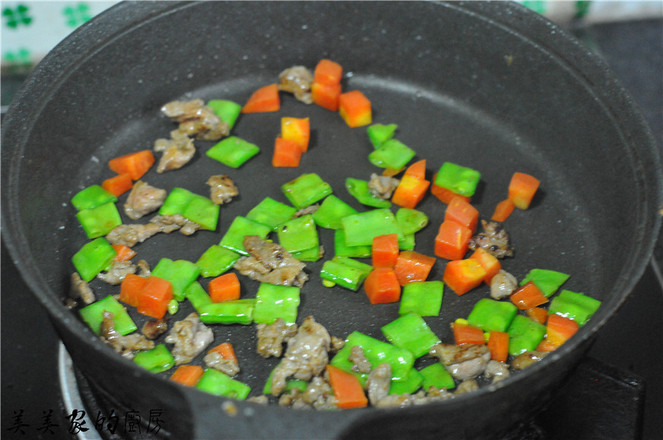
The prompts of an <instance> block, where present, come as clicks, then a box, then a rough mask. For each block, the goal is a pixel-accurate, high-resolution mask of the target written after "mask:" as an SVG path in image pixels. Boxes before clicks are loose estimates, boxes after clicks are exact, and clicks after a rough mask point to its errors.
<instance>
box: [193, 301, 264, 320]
mask: <svg viewBox="0 0 663 440" xmlns="http://www.w3.org/2000/svg"><path fill="white" fill-rule="evenodd" d="M255 306H256V300H255V299H253V298H247V299H236V300H231V301H222V302H218V303H214V302H213V303H210V304H205V305H202V306H201V307H200V321H201V322H203V323H205V324H242V325H248V324H251V323H252V322H253V316H254V314H255Z"/></svg>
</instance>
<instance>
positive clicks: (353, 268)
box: [320, 255, 373, 292]
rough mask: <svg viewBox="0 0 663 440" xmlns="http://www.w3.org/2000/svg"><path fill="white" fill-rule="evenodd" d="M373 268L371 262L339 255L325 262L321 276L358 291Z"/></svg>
mask: <svg viewBox="0 0 663 440" xmlns="http://www.w3.org/2000/svg"><path fill="white" fill-rule="evenodd" d="M372 270H373V267H372V266H371V265H369V264H366V263H362V262H361V261H357V260H353V259H352V258H347V257H340V256H338V255H337V256H335V257H334V258H332V259H331V260H327V261H325V262H324V264H323V265H322V269H321V270H320V278H322V279H323V280H327V281H330V282H332V283H334V284H338V285H339V286H342V287H345V288H346V289H350V290H353V291H355V292H356V291H357V290H358V289H359V287H360V286H361V283H363V282H364V280H365V279H366V277H367V276H368V274H369V273H371V271H372Z"/></svg>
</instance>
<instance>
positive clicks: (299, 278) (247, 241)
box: [233, 235, 308, 287]
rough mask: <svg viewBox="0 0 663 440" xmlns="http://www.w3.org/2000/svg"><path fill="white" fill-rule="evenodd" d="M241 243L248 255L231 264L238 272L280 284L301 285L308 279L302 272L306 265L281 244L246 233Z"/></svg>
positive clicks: (266, 281)
mask: <svg viewBox="0 0 663 440" xmlns="http://www.w3.org/2000/svg"><path fill="white" fill-rule="evenodd" d="M243 244H244V248H245V249H246V251H247V252H248V253H249V255H250V256H248V257H242V258H240V259H239V260H237V262H236V263H235V265H234V266H233V267H234V268H235V270H237V271H238V272H239V273H240V274H242V275H245V276H248V277H249V278H252V279H254V280H257V281H260V282H263V283H270V284H278V285H282V286H298V287H302V286H303V285H304V283H305V282H306V281H307V280H308V275H307V274H306V272H304V267H306V265H305V264H304V263H302V262H301V261H299V260H298V259H296V258H295V257H293V256H292V255H290V253H289V252H288V251H286V250H285V249H284V248H283V247H282V246H280V245H278V244H276V243H272V242H270V241H267V240H263V239H262V238H260V237H258V236H257V235H247V236H246V237H244V241H243Z"/></svg>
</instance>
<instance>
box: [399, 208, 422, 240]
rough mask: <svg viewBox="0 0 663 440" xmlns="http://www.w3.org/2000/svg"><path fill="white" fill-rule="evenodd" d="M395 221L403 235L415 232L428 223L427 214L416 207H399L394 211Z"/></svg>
mask: <svg viewBox="0 0 663 440" xmlns="http://www.w3.org/2000/svg"><path fill="white" fill-rule="evenodd" d="M396 223H398V226H400V228H401V231H403V234H404V235H408V234H415V233H417V232H419V231H420V230H422V229H423V228H425V227H426V226H427V225H428V216H427V215H426V214H425V213H423V212H421V211H418V210H416V209H412V208H399V209H398V211H396Z"/></svg>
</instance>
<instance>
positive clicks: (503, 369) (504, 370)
mask: <svg viewBox="0 0 663 440" xmlns="http://www.w3.org/2000/svg"><path fill="white" fill-rule="evenodd" d="M483 375H484V377H485V378H486V379H491V378H492V379H493V383H495V382H499V381H500V380H504V379H506V378H507V377H509V376H510V375H511V373H510V372H509V366H508V365H507V364H505V363H504V362H498V361H493V360H491V361H490V362H488V365H486V371H484V372H483Z"/></svg>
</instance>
